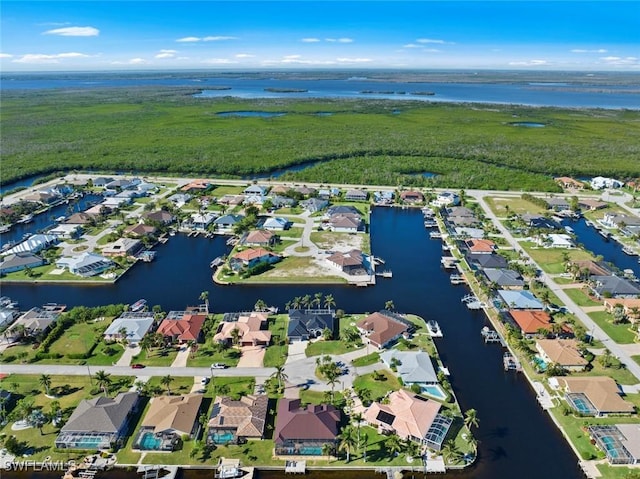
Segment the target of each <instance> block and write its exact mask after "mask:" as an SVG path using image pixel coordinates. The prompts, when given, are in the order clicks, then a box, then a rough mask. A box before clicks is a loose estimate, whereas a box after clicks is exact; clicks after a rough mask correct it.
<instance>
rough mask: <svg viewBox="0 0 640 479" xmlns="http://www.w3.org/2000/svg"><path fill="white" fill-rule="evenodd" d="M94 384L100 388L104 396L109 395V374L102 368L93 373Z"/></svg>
mask: <svg viewBox="0 0 640 479" xmlns="http://www.w3.org/2000/svg"><path fill="white" fill-rule="evenodd" d="M95 380H96V384H97V385H98V387H99V388H101V389H102V391H103V392H104V395H105V396H108V395H109V386H111V375H110V374H109V373H106V372H105V371H104V370H100V371H98V372H96V375H95Z"/></svg>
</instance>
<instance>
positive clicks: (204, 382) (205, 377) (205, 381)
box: [200, 376, 209, 386]
mask: <svg viewBox="0 0 640 479" xmlns="http://www.w3.org/2000/svg"><path fill="white" fill-rule="evenodd" d="M200 384H202V385H203V386H206V385H207V384H209V378H208V377H207V376H204V377H203V378H202V379H201V380H200Z"/></svg>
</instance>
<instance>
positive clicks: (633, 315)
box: [603, 298, 640, 324]
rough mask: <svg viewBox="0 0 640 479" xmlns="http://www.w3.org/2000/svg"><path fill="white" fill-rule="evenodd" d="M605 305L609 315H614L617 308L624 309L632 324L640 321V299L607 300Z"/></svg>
mask: <svg viewBox="0 0 640 479" xmlns="http://www.w3.org/2000/svg"><path fill="white" fill-rule="evenodd" d="M603 304H604V309H605V311H607V312H608V313H613V310H614V309H615V308H617V307H620V308H622V312H623V313H624V315H625V317H626V318H627V319H628V320H629V322H630V323H631V324H635V323H637V322H639V321H640V298H606V299H605V300H604V303H603Z"/></svg>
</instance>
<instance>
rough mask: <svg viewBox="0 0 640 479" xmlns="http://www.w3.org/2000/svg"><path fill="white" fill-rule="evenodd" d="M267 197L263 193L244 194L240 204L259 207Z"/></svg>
mask: <svg viewBox="0 0 640 479" xmlns="http://www.w3.org/2000/svg"><path fill="white" fill-rule="evenodd" d="M267 199H269V197H268V196H263V195H245V197H244V201H243V202H242V204H243V205H245V206H249V205H253V206H257V207H259V208H261V207H262V205H263V204H264V202H265V201H267Z"/></svg>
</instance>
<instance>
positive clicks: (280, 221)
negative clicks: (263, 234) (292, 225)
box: [262, 217, 289, 231]
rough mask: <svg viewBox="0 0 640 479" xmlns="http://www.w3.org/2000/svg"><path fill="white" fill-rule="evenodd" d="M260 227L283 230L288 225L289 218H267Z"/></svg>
mask: <svg viewBox="0 0 640 479" xmlns="http://www.w3.org/2000/svg"><path fill="white" fill-rule="evenodd" d="M262 227H263V228H264V229H265V230H270V231H284V230H286V229H287V228H288V227H289V220H286V219H284V218H280V217H275V218H268V219H267V220H266V221H265V222H264V224H263V225H262Z"/></svg>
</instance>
